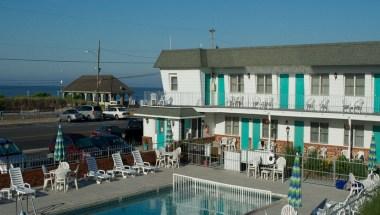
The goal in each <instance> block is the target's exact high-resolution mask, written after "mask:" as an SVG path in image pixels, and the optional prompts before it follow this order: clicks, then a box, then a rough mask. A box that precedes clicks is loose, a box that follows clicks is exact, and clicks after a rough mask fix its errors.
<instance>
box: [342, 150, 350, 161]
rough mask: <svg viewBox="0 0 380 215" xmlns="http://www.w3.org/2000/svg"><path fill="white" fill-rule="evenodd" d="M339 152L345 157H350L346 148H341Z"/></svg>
mask: <svg viewBox="0 0 380 215" xmlns="http://www.w3.org/2000/svg"><path fill="white" fill-rule="evenodd" d="M340 154H341V155H343V156H344V157H346V158H347V159H350V155H349V153H348V150H347V149H343V150H342V151H341V152H340Z"/></svg>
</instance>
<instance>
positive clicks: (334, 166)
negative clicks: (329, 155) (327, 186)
mask: <svg viewBox="0 0 380 215" xmlns="http://www.w3.org/2000/svg"><path fill="white" fill-rule="evenodd" d="M335 161H336V160H335V159H334V160H333V181H336V162H335Z"/></svg>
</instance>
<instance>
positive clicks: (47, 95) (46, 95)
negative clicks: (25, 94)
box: [32, 92, 51, 97]
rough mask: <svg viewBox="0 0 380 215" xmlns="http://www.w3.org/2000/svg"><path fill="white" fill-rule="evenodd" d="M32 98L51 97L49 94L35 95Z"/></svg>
mask: <svg viewBox="0 0 380 215" xmlns="http://www.w3.org/2000/svg"><path fill="white" fill-rule="evenodd" d="M32 97H51V95H50V94H49V93H43V92H42V93H35V94H33V95H32Z"/></svg>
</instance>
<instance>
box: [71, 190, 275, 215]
mask: <svg viewBox="0 0 380 215" xmlns="http://www.w3.org/2000/svg"><path fill="white" fill-rule="evenodd" d="M273 200H278V199H275V198H273V199H272V202H273ZM262 206H264V205H254V204H250V203H247V202H245V203H243V202H241V201H239V200H238V199H234V198H230V197H229V194H228V193H221V194H219V195H218V196H215V195H214V196H212V195H210V194H198V193H197V194H191V195H189V194H188V193H185V194H184V195H181V196H179V195H178V194H177V195H174V194H173V192H172V189H171V188H164V189H161V190H160V191H159V192H158V191H152V192H148V193H144V194H140V195H136V196H133V197H127V198H124V199H122V200H114V201H111V202H106V203H103V204H98V205H97V206H95V207H89V208H83V209H80V210H76V211H71V212H69V213H65V214H70V215H73V214H86V215H87V214H88V215H118V214H141V215H143V214H144V215H145V214H146V215H150V214H168V215H177V214H186V215H191V214H197V215H199V214H201V215H208V214H215V215H223V214H245V213H247V212H249V211H252V210H254V209H256V208H258V207H262Z"/></svg>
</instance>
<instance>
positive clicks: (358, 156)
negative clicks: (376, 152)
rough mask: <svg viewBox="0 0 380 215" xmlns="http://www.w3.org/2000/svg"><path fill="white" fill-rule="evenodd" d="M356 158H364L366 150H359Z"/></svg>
mask: <svg viewBox="0 0 380 215" xmlns="http://www.w3.org/2000/svg"><path fill="white" fill-rule="evenodd" d="M355 158H356V159H360V160H364V151H358V152H357V153H356V155H355Z"/></svg>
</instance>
